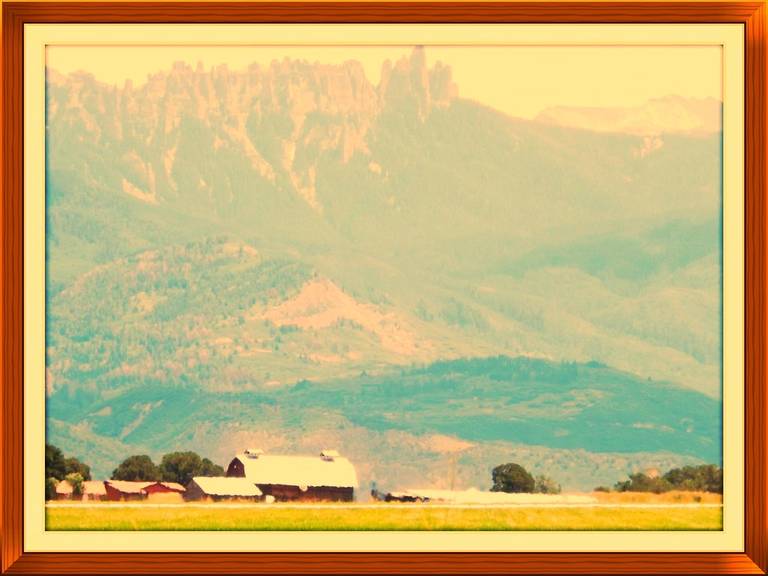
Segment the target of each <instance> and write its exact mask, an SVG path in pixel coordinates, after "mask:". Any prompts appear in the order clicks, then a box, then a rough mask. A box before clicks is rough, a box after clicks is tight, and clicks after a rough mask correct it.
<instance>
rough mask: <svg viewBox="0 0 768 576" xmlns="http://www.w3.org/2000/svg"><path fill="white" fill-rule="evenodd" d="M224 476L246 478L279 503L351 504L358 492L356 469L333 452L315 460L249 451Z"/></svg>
mask: <svg viewBox="0 0 768 576" xmlns="http://www.w3.org/2000/svg"><path fill="white" fill-rule="evenodd" d="M227 476H229V477H240V478H247V479H248V480H249V481H251V482H253V483H254V484H255V485H256V486H258V487H259V489H260V490H261V492H262V493H263V494H264V496H272V497H273V498H274V499H275V500H277V501H280V502H286V501H291V500H302V501H328V500H329V501H334V502H351V501H352V500H354V497H355V488H357V473H356V472H355V467H354V466H353V465H352V463H351V462H350V461H349V460H347V459H346V458H343V457H342V456H339V454H338V452H336V451H335V450H324V451H322V452H321V453H320V454H319V455H318V456H282V455H281V456H278V455H272V454H264V453H263V452H262V451H261V450H254V449H250V450H246V451H245V452H244V453H242V454H238V455H237V456H235V458H234V459H233V460H232V462H230V463H229V467H228V468H227Z"/></svg>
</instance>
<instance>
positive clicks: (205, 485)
mask: <svg viewBox="0 0 768 576" xmlns="http://www.w3.org/2000/svg"><path fill="white" fill-rule="evenodd" d="M261 497H262V492H261V490H259V487H258V486H256V484H254V483H253V482H251V481H250V480H248V479H247V478H237V477H231V478H230V477H227V476H215V477H210V476H195V477H194V478H192V480H190V481H189V484H187V490H186V492H185V493H184V499H185V500H212V501H214V502H218V501H220V500H250V501H256V500H260V499H261Z"/></svg>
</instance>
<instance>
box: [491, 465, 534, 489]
mask: <svg viewBox="0 0 768 576" xmlns="http://www.w3.org/2000/svg"><path fill="white" fill-rule="evenodd" d="M491 474H492V477H493V486H492V487H491V492H514V493H517V492H533V490H534V488H535V487H536V481H535V480H534V478H533V476H531V475H530V473H529V472H528V471H527V470H526V469H525V468H523V467H522V466H520V464H515V463H507V464H502V465H500V466H496V468H494V469H493V472H492V473H491Z"/></svg>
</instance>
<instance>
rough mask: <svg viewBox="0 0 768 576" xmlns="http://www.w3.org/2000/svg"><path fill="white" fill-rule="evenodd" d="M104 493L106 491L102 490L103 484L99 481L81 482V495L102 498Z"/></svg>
mask: <svg viewBox="0 0 768 576" xmlns="http://www.w3.org/2000/svg"><path fill="white" fill-rule="evenodd" d="M106 493H107V489H106V488H104V482H103V481H101V480H86V481H84V482H83V494H93V495H94V496H104V495H105V494H106Z"/></svg>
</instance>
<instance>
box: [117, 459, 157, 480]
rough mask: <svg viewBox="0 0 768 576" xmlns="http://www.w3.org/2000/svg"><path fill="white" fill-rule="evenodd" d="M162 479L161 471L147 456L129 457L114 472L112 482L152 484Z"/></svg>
mask: <svg viewBox="0 0 768 576" xmlns="http://www.w3.org/2000/svg"><path fill="white" fill-rule="evenodd" d="M160 479H161V475H160V469H159V468H158V467H157V466H156V465H155V463H154V462H152V459H151V458H150V457H149V456H147V455H146V454H141V455H135V456H129V457H128V458H126V459H125V460H123V461H122V462H121V463H120V465H119V466H118V467H117V468H115V469H114V470H113V471H112V480H134V481H139V482H142V481H143V482H150V481H156V480H160Z"/></svg>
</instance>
